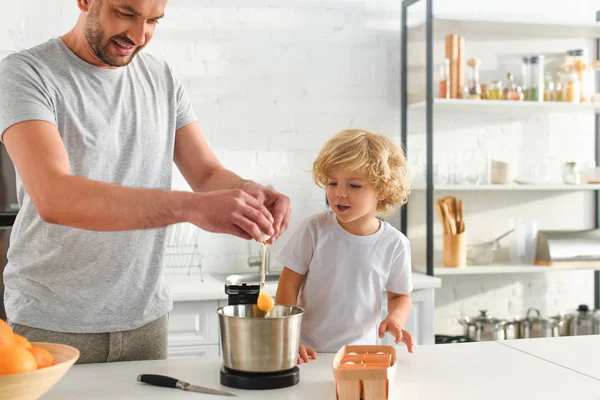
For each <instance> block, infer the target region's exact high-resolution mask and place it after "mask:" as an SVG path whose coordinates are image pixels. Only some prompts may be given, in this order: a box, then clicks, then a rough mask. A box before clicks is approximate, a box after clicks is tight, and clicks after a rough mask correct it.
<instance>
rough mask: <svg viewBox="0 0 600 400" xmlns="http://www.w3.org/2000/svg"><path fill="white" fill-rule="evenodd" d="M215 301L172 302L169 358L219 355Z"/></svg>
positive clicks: (216, 302) (216, 306)
mask: <svg viewBox="0 0 600 400" xmlns="http://www.w3.org/2000/svg"><path fill="white" fill-rule="evenodd" d="M218 307H219V302H218V301H216V300H214V301H182V302H175V303H173V311H171V314H170V315H169V347H168V353H169V358H183V357H208V356H218V355H219V319H218V317H217V308H218Z"/></svg>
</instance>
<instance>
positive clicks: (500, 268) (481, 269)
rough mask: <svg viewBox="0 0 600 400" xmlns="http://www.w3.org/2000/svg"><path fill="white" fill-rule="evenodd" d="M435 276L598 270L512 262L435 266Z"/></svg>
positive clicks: (586, 266)
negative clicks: (455, 266)
mask: <svg viewBox="0 0 600 400" xmlns="http://www.w3.org/2000/svg"><path fill="white" fill-rule="evenodd" d="M415 270H416V271H424V269H423V268H421V269H418V268H415ZM434 271H435V276H450V275H493V274H529V273H534V274H538V273H552V272H561V271H562V272H564V271H600V262H599V263H598V265H594V266H590V265H581V266H554V267H544V266H539V265H514V264H492V265H470V266H467V267H464V268H444V267H442V266H437V265H436V266H435V269H434Z"/></svg>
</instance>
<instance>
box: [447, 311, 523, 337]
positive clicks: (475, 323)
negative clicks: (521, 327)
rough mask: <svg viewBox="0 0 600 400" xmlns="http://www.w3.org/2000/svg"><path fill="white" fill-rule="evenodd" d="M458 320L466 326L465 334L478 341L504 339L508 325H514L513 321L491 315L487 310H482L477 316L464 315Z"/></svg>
mask: <svg viewBox="0 0 600 400" xmlns="http://www.w3.org/2000/svg"><path fill="white" fill-rule="evenodd" d="M458 322H459V323H460V324H461V325H463V326H464V327H465V336H466V337H467V338H468V339H469V340H473V341H477V342H483V341H490V340H504V339H505V338H506V330H505V329H506V328H507V325H508V326H512V323H508V324H507V321H505V320H502V319H497V318H493V317H491V316H490V315H488V313H487V310H481V311H480V312H479V315H478V316H477V317H473V318H471V317H464V318H462V319H460V320H459V321H458Z"/></svg>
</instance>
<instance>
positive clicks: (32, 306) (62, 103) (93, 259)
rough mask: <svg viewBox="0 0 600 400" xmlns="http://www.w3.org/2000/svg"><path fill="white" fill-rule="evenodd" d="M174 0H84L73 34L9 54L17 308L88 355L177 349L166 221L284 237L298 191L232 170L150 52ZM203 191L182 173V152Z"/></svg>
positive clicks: (32, 325)
mask: <svg viewBox="0 0 600 400" xmlns="http://www.w3.org/2000/svg"><path fill="white" fill-rule="evenodd" d="M166 3H167V0H78V1H77V4H78V6H79V8H80V10H81V14H80V17H79V19H78V21H77V23H76V25H75V27H74V28H73V29H72V30H71V31H70V32H68V33H67V34H66V35H64V36H62V37H60V38H55V39H51V40H50V41H48V42H46V43H44V44H41V45H39V46H36V47H34V48H31V49H28V50H24V51H22V52H19V53H16V54H12V55H10V56H9V57H7V58H6V59H4V60H2V61H1V62H0V135H2V136H1V137H2V140H3V142H4V143H5V145H6V148H7V150H8V152H9V155H10V157H11V159H12V160H13V163H14V164H15V167H16V170H17V172H18V178H17V189H18V198H19V203H20V207H21V209H20V212H19V214H18V216H17V220H16V222H15V225H14V227H13V231H12V237H11V248H10V251H9V254H8V260H9V261H8V264H7V266H6V269H5V273H4V278H5V279H4V280H5V286H6V293H5V303H6V309H7V316H8V319H9V320H10V321H11V323H12V324H13V327H14V330H15V332H16V333H19V334H22V335H23V336H25V337H27V338H29V339H30V340H33V341H48V342H59V343H66V344H71V345H73V346H75V347H77V348H79V349H80V351H81V358H80V362H82V363H86V362H104V361H119V360H139V359H158V358H165V357H166V347H167V313H168V311H169V310H170V309H171V307H172V302H171V299H170V295H169V293H168V289H167V288H166V285H165V282H164V280H163V277H162V265H163V254H164V241H165V227H166V226H167V225H170V224H175V223H180V222H190V223H193V224H195V225H197V226H198V227H200V228H202V229H204V230H207V231H210V232H217V233H227V234H232V235H235V236H239V237H241V238H244V239H255V240H263V238H264V235H268V236H272V237H271V239H270V242H271V243H272V242H273V241H274V240H275V239H276V238H277V237H279V235H281V233H282V232H283V231H284V230H285V229H286V228H287V224H288V221H289V214H290V209H289V199H288V198H287V197H286V196H283V195H281V194H279V193H277V192H275V191H274V190H270V189H267V188H265V187H263V186H260V185H257V184H255V183H253V182H251V181H244V180H242V179H241V178H240V177H238V176H237V175H235V174H234V173H232V172H230V171H227V170H225V169H224V168H223V166H222V165H221V164H220V163H219V161H218V160H217V159H216V157H215V156H214V154H213V153H212V151H211V150H210V148H209V147H208V145H207V143H206V141H205V139H204V138H203V136H202V134H201V132H200V129H199V127H198V124H197V122H196V116H195V114H194V111H193V110H192V106H191V103H190V100H189V99H188V97H187V95H186V93H185V91H184V89H183V87H182V85H181V83H180V82H179V80H177V78H176V77H174V75H173V73H172V72H171V70H170V68H169V66H168V65H167V64H166V63H164V62H160V61H158V60H156V59H155V58H153V57H151V56H149V55H146V54H144V53H139V52H140V50H142V49H143V48H144V46H145V45H146V44H148V42H149V41H150V39H151V38H152V36H153V34H154V31H155V29H156V25H157V24H158V21H159V20H160V19H161V18H162V17H163V15H164V10H165V6H166ZM173 160H174V161H175V163H176V165H177V166H178V168H179V170H180V171H181V172H182V174H183V176H184V177H185V179H186V180H187V182H188V183H189V184H190V186H191V188H192V189H193V190H194V193H191V192H176V191H171V190H169V189H170V187H171V171H172V168H171V167H172V163H173Z"/></svg>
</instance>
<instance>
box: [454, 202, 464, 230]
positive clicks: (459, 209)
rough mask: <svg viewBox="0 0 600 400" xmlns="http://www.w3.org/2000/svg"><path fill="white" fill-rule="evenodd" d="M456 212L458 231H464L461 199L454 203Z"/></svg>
mask: <svg viewBox="0 0 600 400" xmlns="http://www.w3.org/2000/svg"><path fill="white" fill-rule="evenodd" d="M456 213H457V219H458V233H463V232H464V231H465V210H464V206H463V202H462V200H458V201H457V203H456Z"/></svg>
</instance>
